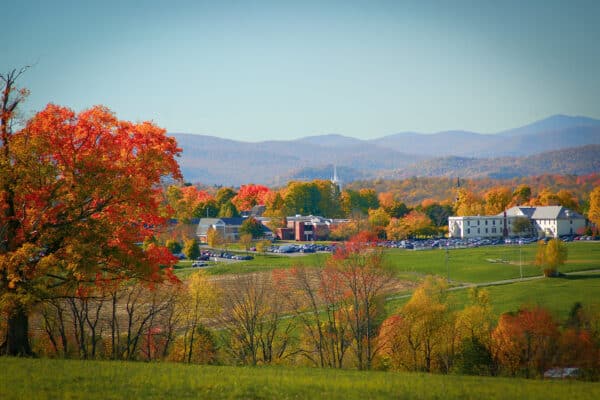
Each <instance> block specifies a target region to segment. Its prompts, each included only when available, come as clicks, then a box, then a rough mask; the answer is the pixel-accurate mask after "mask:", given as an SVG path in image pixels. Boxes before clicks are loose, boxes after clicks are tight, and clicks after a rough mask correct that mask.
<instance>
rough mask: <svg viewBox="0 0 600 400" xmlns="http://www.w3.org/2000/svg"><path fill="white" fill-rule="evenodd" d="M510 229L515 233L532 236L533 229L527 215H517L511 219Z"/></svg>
mask: <svg viewBox="0 0 600 400" xmlns="http://www.w3.org/2000/svg"><path fill="white" fill-rule="evenodd" d="M512 231H513V233H514V234H516V235H524V236H533V234H534V230H533V225H532V224H531V221H530V220H529V218H527V217H517V218H515V219H514V220H513V224H512Z"/></svg>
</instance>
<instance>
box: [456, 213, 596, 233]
mask: <svg viewBox="0 0 600 400" xmlns="http://www.w3.org/2000/svg"><path fill="white" fill-rule="evenodd" d="M518 219H521V220H523V219H527V220H528V221H529V222H530V224H531V234H533V235H534V236H537V237H555V238H556V237H559V236H564V235H574V234H576V233H577V231H579V230H581V229H583V228H585V227H586V219H585V217H584V216H583V215H581V214H579V213H577V212H575V211H572V210H569V209H568V208H565V207H562V206H541V207H521V206H517V207H512V208H510V209H508V210H506V211H505V212H503V213H500V214H497V215H477V216H462V217H449V218H448V232H449V235H450V237H455V238H476V237H480V238H490V237H507V236H518V235H519V234H522V232H517V231H515V224H516V221H517V220H518Z"/></svg>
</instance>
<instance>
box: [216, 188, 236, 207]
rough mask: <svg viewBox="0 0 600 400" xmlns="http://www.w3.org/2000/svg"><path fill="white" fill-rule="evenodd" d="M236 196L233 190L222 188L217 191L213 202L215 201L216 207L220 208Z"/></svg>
mask: <svg viewBox="0 0 600 400" xmlns="http://www.w3.org/2000/svg"><path fill="white" fill-rule="evenodd" d="M236 195H237V193H236V191H235V190H233V189H232V188H230V187H224V188H221V189H219V191H218V192H217V195H216V196H215V200H216V201H217V205H218V206H219V207H221V206H223V204H225V203H227V202H230V201H231V200H232V199H233V198H234V197H235V196H236Z"/></svg>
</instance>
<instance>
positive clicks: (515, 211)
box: [498, 206, 584, 219]
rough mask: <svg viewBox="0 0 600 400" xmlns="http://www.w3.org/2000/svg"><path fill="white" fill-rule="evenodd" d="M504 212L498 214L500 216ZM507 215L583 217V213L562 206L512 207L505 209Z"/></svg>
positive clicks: (540, 217) (552, 217)
mask: <svg viewBox="0 0 600 400" xmlns="http://www.w3.org/2000/svg"><path fill="white" fill-rule="evenodd" d="M503 214H504V213H500V214H498V216H502V215H503ZM506 216H508V217H527V218H530V219H569V218H575V219H580V218H584V216H583V215H581V214H579V213H577V212H575V211H573V210H569V209H568V208H565V207H563V206H539V207H512V208H509V209H508V210H506Z"/></svg>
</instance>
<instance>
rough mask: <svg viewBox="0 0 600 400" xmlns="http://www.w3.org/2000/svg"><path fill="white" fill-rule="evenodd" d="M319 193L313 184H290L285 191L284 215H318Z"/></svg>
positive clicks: (319, 211)
mask: <svg viewBox="0 0 600 400" xmlns="http://www.w3.org/2000/svg"><path fill="white" fill-rule="evenodd" d="M320 200H321V193H320V192H319V188H318V187H317V185H316V184H315V183H314V182H290V183H288V186H287V188H286V190H285V198H284V200H283V201H284V205H285V210H286V214H302V215H309V214H312V215H319V214H320V213H321V210H319V202H320Z"/></svg>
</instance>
